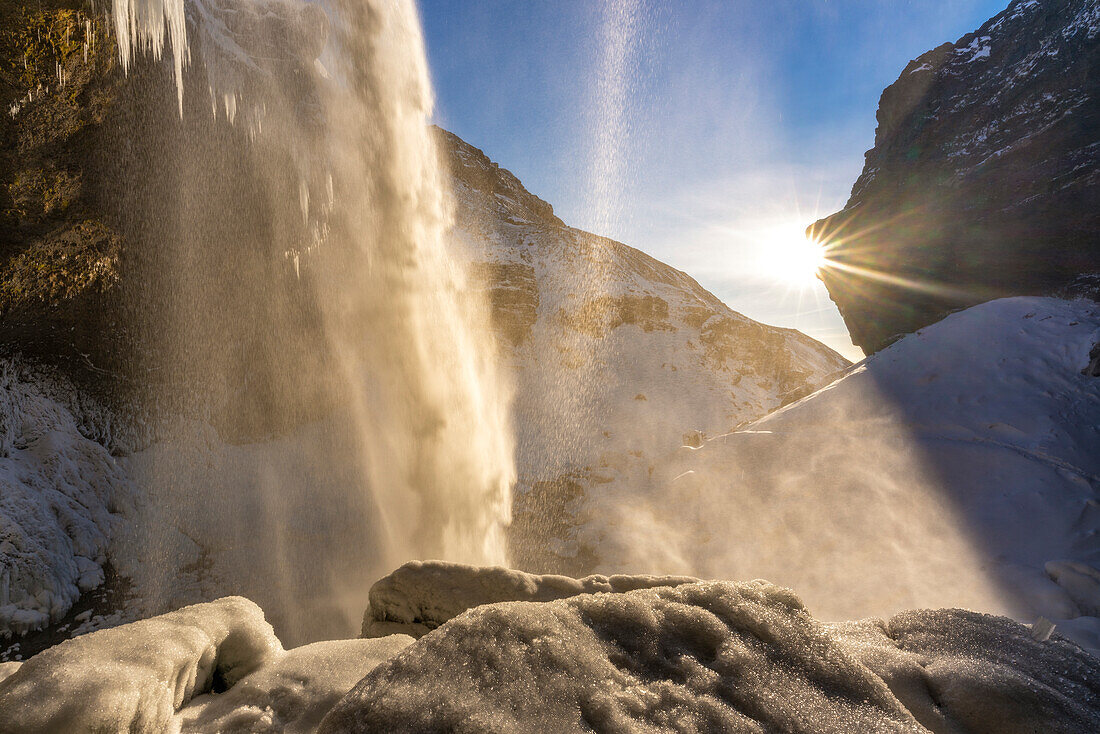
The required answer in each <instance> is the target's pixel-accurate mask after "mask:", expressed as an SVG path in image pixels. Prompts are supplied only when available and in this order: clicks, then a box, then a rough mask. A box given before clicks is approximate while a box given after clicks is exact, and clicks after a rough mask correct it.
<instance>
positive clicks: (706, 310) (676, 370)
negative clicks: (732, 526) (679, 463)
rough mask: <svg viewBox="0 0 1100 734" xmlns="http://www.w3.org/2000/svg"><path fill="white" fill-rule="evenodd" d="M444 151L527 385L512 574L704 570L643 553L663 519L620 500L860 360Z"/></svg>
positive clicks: (500, 174)
mask: <svg viewBox="0 0 1100 734" xmlns="http://www.w3.org/2000/svg"><path fill="white" fill-rule="evenodd" d="M439 138H440V141H441V144H440V147H441V149H442V150H443V151H444V154H445V156H446V158H447V162H448V164H449V165H450V168H451V172H452V189H453V191H454V194H455V199H456V212H455V217H456V223H455V228H454V231H453V233H452V236H453V238H454V242H455V245H456V248H457V249H460V250H464V251H465V252H466V253H467V256H468V257H469V258H470V259H471V260H472V261H473V263H474V265H473V267H472V272H474V273H475V275H477V276H480V278H481V287H483V288H486V289H488V291H489V295H490V302H491V304H492V306H493V316H494V324H495V327H496V330H497V332H498V336H499V337H500V338H499V341H500V343H501V346H502V349H503V351H504V353H505V358H506V360H507V361H508V362H509V364H510V365H511V367H512V370H513V374H514V379H515V382H516V402H515V409H514V412H515V424H516V430H517V434H518V435H517V469H518V472H519V484H518V487H517V496H516V499H515V502H514V507H513V524H512V528H511V551H512V560H513V562H514V563H516V564H517V565H519V566H521V567H524V568H530V569H532V570H537V571H541V572H555V573H568V574H573V575H584V574H587V573H592V572H594V571H598V572H603V571H613V570H623V571H628V572H661V573H690V572H691V567H690V566H689V565H688V564H686V563H685V562H684V560H683V559H682V558H675V557H673V555H674V554H673V553H672V551H671V550H670V549H671V545H669V544H661V543H655V544H653V547H652V548H650V549H646V550H645V551H644V552H641V553H639V549H638V548H637V547H636V546H635V545H634V543H633V541H632V540H630V541H628V540H627V539H626V537H627V536H629V537H630V538H633V537H636V533H637V531H639V528H640V526H641V525H645V524H647V523H649V522H650V521H651V518H649V517H648V513H649V510H648V509H647V507H646V505H645V503H644V502H641V503H640V504H637V505H631V503H630V502H627V503H623V502H621V501H620V500H621V499H622V498H623V497H626V496H632V497H640V496H641V495H642V494H643V488H644V487H646V486H648V485H649V484H650V483H651V482H650V477H651V476H652V474H653V471H654V467H655V466H656V465H657V464H658V463H659V462H660V461H661V459H662V457H665V456H667V455H668V454H670V453H672V452H675V451H676V450H678V449H679V448H680V446H681V445H682V444H683V441H684V437H685V435H690V436H696V437H699V436H706V435H716V434H720V433H724V432H726V431H729V430H730V429H732V428H733V427H735V426H737V425H740V424H742V423H744V422H746V421H750V420H753V419H755V418H758V417H760V416H762V415H764V414H765V413H767V412H768V411H770V410H773V409H775V408H777V407H779V406H780V405H782V404H784V403H786V402H789V401H791V400H793V399H795V398H798V397H801V396H803V395H805V394H808V393H809V392H811V391H812V390H814V389H816V388H817V387H820V386H822V385H823V384H825V383H826V382H828V381H829V379H830V377H831V376H833V375H834V374H835V373H836V372H837V371H838V370H840V369H842V368H844V367H846V366H847V364H848V362H847V360H845V359H844V358H843V357H841V356H840V355H838V354H836V353H835V352H833V351H832V350H831V349H828V348H827V347H825V346H824V345H822V344H820V343H818V342H816V341H814V340H813V339H810V338H809V337H807V336H805V335H803V334H801V333H799V332H797V331H794V330H791V329H781V328H776V327H771V326H766V325H764V324H760V323H758V322H756V321H753V320H751V319H748V318H746V317H744V316H742V315H741V314H739V313H736V312H734V311H732V310H730V309H729V308H728V307H727V306H726V305H725V304H723V303H722V302H721V301H720V300H718V298H716V297H715V296H714V295H713V294H711V293H709V292H708V291H706V290H705V289H704V288H702V287H701V286H700V285H699V284H698V283H697V282H695V280H693V279H692V278H691V277H690V276H688V275H686V274H685V273H682V272H680V271H678V270H676V269H674V268H672V267H669V266H668V265H665V264H664V263H662V262H659V261H657V260H655V259H653V258H651V257H649V256H648V255H646V254H644V253H642V252H639V251H638V250H635V249H634V248H632V247H628V246H627V245H624V244H621V243H619V242H615V241H612V240H609V239H606V238H603V237H598V236H596V235H592V234H589V233H587V232H583V231H581V230H578V229H575V228H573V227H569V226H566V225H565V224H563V223H562V221H561V220H560V219H558V218H557V216H555V215H554V211H553V208H552V207H551V206H550V205H549V204H547V203H546V202H544V201H542V200H541V199H539V198H538V197H536V196H534V195H532V194H531V193H530V192H528V191H527V190H526V189H525V188H524V187H523V185H522V184H521V183H520V182H519V180H518V179H516V177H515V176H514V175H512V174H511V173H510V172H508V171H507V170H504V169H502V168H500V167H499V166H498V165H497V164H496V163H493V162H492V161H491V160H490V159H489V158H488V157H487V156H486V155H485V154H484V153H482V152H481V151H480V150H478V149H476V148H474V147H473V146H471V145H469V144H467V143H465V142H464V141H462V140H460V139H459V138H457V137H456V136H454V135H452V134H450V133H447V132H445V131H439ZM627 508H629V509H627ZM624 513H633V516H632V517H625V516H624Z"/></svg>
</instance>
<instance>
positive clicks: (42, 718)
mask: <svg viewBox="0 0 1100 734" xmlns="http://www.w3.org/2000/svg"><path fill="white" fill-rule="evenodd" d="M281 653H282V646H281V645H280V644H279V641H278V640H277V639H276V638H275V635H274V633H273V632H272V630H271V625H269V624H267V622H265V621H264V616H263V612H262V611H261V610H260V608H259V607H257V606H256V605H255V604H253V603H252V602H250V601H248V600H247V599H243V598H241V597H227V598H225V599H220V600H218V601H215V602H209V603H206V604H196V605H194V606H190V607H185V608H183V609H180V610H177V611H175V612H171V613H169V614H165V615H163V616H160V617H154V618H152V619H146V620H142V621H140V622H134V623H132V624H129V625H125V626H122V627H116V628H114V629H110V630H100V631H98V632H93V633H91V634H88V635H84V636H82V637H77V638H75V639H72V640H66V641H65V642H62V643H61V644H59V645H56V646H54V647H51V648H49V649H47V650H45V651H43V652H40V653H39V654H37V655H35V656H34V657H32V658H30V659H29V660H28V661H26V662H25V663H23V665H22V666H21V667H20V668H19V669H18V670H16V671H15V673H13V674H12V675H11V676H9V677H8V678H6V679H4V680H3V681H0V711H2V712H3V714H4V715H3V717H0V732H3V733H4V734H7V733H8V732H21V733H22V734H34V733H35V732H42V733H43V734H45V733H47V732H58V731H73V732H76V731H109V732H115V731H119V732H123V731H148V732H153V731H158V732H159V731H178V730H179V729H178V726H177V724H178V722H177V721H176V712H177V711H178V710H179V709H180V708H181V707H183V706H184V704H186V703H187V702H188V701H190V700H191V699H192V698H193V697H194V696H195V695H197V694H200V693H203V692H205V691H209V690H210V689H211V688H212V687H215V686H224V687H232V686H233V685H234V684H236V683H237V682H238V681H239V680H241V679H242V678H244V677H245V676H246V675H248V674H249V673H251V672H253V671H254V670H256V669H257V668H259V667H260V666H262V665H263V664H264V663H266V662H269V661H270V660H272V659H273V658H276V657H277V656H279V655H281Z"/></svg>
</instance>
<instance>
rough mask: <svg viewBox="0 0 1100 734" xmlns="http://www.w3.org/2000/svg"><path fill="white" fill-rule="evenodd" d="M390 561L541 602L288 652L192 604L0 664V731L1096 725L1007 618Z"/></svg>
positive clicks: (1059, 674) (1084, 669)
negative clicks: (839, 611)
mask: <svg viewBox="0 0 1100 734" xmlns="http://www.w3.org/2000/svg"><path fill="white" fill-rule="evenodd" d="M398 575H403V576H405V580H406V582H408V583H406V585H405V586H404V588H405V589H407V590H409V591H410V593H411V594H412V595H413V597H410V599H409V600H407V601H408V602H409V603H411V604H415V603H417V602H416V599H420V600H423V597H424V594H425V590H424V589H423V588H422V587H419V586H418V585H417V584H416V583H413V582H415V581H419V582H424V583H427V582H434V583H435V584H436V586H437V587H438V588H439V589H441V590H442V592H441V593H442V595H443V596H442V597H441V598H445V599H448V598H449V599H451V600H452V601H453V600H456V599H465V600H469V601H471V602H472V601H476V600H477V598H478V597H484V596H485V595H486V594H489V595H492V594H494V593H495V595H496V596H506V595H507V594H508V593H513V592H514V594H515V595H522V594H527V595H528V597H532V598H533V597H539V598H543V599H546V600H545V601H507V602H496V603H491V604H483V605H478V606H474V607H472V608H471V609H469V610H467V611H464V612H462V613H460V614H459V615H458V616H456V617H454V618H453V619H451V620H450V621H447V622H445V623H444V624H442V625H441V626H440V627H438V628H437V629H435V630H432V631H430V632H429V633H428V634H426V635H425V636H423V637H421V638H420V639H419V640H416V641H414V640H413V639H412V638H411V637H408V636H405V635H391V636H388V637H382V638H373V639H359V640H332V641H326V642H317V643H313V644H310V645H306V646H303V647H299V648H296V649H293V650H289V651H284V650H283V648H282V646H281V644H280V643H279V641H278V640H277V639H276V638H275V636H274V634H273V632H272V629H271V626H270V625H269V624H267V622H266V621H265V620H264V618H263V613H262V612H261V610H260V609H259V608H258V607H257V606H256V605H255V604H253V603H252V602H250V601H248V600H247V599H242V598H240V597H231V598H225V599H221V600H218V601H216V602H211V603H207V604H198V605H194V606H191V607H186V608H184V609H180V610H178V611H175V612H171V613H169V614H166V615H162V616H159V617H154V618H151V619H147V620H144V621H141V622H134V623H131V624H127V625H123V626H121V627H116V628H114V629H111V630H101V631H98V632H94V633H92V634H88V635H85V636H83V637H80V638H77V639H75V640H69V641H66V642H64V643H62V644H60V645H58V646H56V647H53V648H50V649H48V650H46V651H45V652H42V653H40V654H38V655H36V656H34V657H32V658H31V659H30V660H28V661H27V662H25V663H22V664H19V663H8V664H3V665H0V733H2V734H8V732H20V734H35V733H37V732H51V733H52V732H60V731H65V732H68V731H73V732H77V731H96V732H119V733H120V734H121V733H123V732H131V733H134V732H136V733H139V734H145V733H146V732H148V733H150V734H151V733H153V732H157V733H158V734H159V733H160V732H181V733H187V734H214V733H218V734H229V733H231V732H240V733H242V734H243V733H245V732H249V733H252V734H257V733H259V732H264V733H266V734H276V733H278V732H285V733H287V734H305V732H314V731H321V732H329V733H330V734H332V733H334V732H395V733H396V732H405V731H408V732H414V731H416V732H421V731H465V732H490V731H491V732H530V731H554V732H569V731H591V730H597V731H614V732H647V733H648V732H666V731H667V732H672V731H677V732H682V731H751V732H760V731H792V732H836V731H897V732H925V731H932V732H943V733H944V734H958V733H959V732H963V731H966V732H974V733H975V734H979V733H983V732H988V733H989V734H993V733H994V732H996V733H997V734H1013V733H1014V732H1033V731H1044V732H1079V731H1091V730H1094V729H1096V727H1097V726H1098V725H1100V660H1098V659H1097V658H1094V657H1092V656H1090V655H1088V654H1086V653H1084V652H1082V651H1081V649H1080V648H1078V647H1077V646H1075V645H1074V644H1072V643H1070V642H1067V641H1066V640H1064V639H1062V638H1061V637H1060V636H1059V635H1058V634H1057V633H1055V634H1054V635H1053V636H1046V635H1037V634H1034V633H1033V631H1032V630H1029V629H1028V628H1027V627H1026V626H1024V625H1020V624H1018V623H1015V622H1013V621H1011V620H1008V619H1005V618H1003V617H992V616H989V615H984V614H979V613H975V612H967V611H963V610H958V609H947V610H938V611H931V610H924V611H912V612H905V613H902V614H899V615H896V616H894V617H892V618H890V619H888V620H880V619H867V620H863V621H859V622H846V623H841V624H825V623H822V622H820V621H818V620H817V619H815V618H814V616H813V615H811V613H810V612H809V611H808V610H807V609H806V608H805V607H804V606H803V604H802V602H801V600H800V599H799V598H798V597H797V596H796V595H795V594H794V592H792V591H791V590H789V589H784V588H781V587H778V586H774V585H772V584H770V583H768V582H766V581H752V582H748V583H730V582H722V581H712V582H700V581H691V582H689V583H680V582H681V581H683V580H682V579H668V581H669V582H670V583H673V584H677V585H675V586H653V587H649V585H650V584H655V583H658V581H659V580H658V579H654V578H629V577H611V578H612V579H616V578H617V583H615V584H614V585H613V589H612V591H617V592H619V593H608V592H607V591H602V590H601V591H596V593H579V594H576V595H570V596H567V597H566V598H558V599H554V596H555V594H568V593H569V592H572V591H575V590H577V589H590V588H591V589H598V588H600V587H602V586H604V585H605V584H604V583H601V582H599V581H598V580H594V579H579V580H575V579H564V578H558V579H554V578H545V577H543V578H539V577H534V576H529V575H525V574H520V573H518V572H508V571H506V570H503V569H497V568H475V567H469V566H453V565H445V564H426V565H425V566H424V567H422V568H415V567H410V568H406V569H405V570H404V572H403V574H398ZM605 582H606V584H608V585H609V584H611V580H610V579H605ZM631 587H648V588H633V589H631ZM397 593H398V592H397V590H396V589H395V590H393V594H394V599H396V595H397ZM417 595H419V596H417ZM448 595H449V596H448ZM551 599H553V600H551ZM456 604H457V603H456ZM406 606H409V604H406ZM450 608H452V607H448V609H450ZM440 609H442V607H440Z"/></svg>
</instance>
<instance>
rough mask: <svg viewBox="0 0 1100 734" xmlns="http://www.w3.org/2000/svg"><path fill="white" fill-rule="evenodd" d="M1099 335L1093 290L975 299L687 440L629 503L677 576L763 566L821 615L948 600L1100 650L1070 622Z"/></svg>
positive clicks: (1091, 568)
mask: <svg viewBox="0 0 1100 734" xmlns="http://www.w3.org/2000/svg"><path fill="white" fill-rule="evenodd" d="M1097 341H1100V306H1098V305H1097V304H1095V303H1093V302H1090V301H1061V300H1056V299H1049V298H1024V297H1020V298H1010V299H1002V300H997V301H993V302H990V303H986V304H983V305H980V306H975V307H973V308H970V309H968V310H966V311H962V312H959V313H956V314H953V315H952V316H949V317H948V318H946V319H944V320H943V321H941V322H939V323H937V324H934V325H932V326H930V327H927V328H925V329H923V330H921V331H919V332H918V333H916V334H913V335H910V336H908V337H906V338H905V339H903V340H901V341H899V342H897V343H896V344H894V345H892V346H891V347H889V348H887V349H884V350H883V351H881V352H879V353H877V354H876V355H874V356H872V357H870V358H868V359H867V360H865V361H864V362H862V363H860V364H858V365H856V366H855V367H853V368H852V369H850V370H849V371H848V373H847V374H845V375H844V376H843V377H842V378H840V379H839V380H837V381H836V382H834V383H832V384H831V385H829V386H827V387H826V388H824V389H822V390H820V391H818V392H816V393H814V394H813V395H811V396H809V397H807V398H805V399H803V400H801V401H799V402H796V403H793V404H791V405H788V406H786V407H784V408H783V409H781V410H779V411H776V412H774V413H772V414H771V415H768V416H766V417H765V418H763V419H761V420H758V421H756V422H754V423H751V424H748V425H746V426H744V427H742V428H741V429H739V430H738V431H735V432H732V433H729V434H727V435H723V436H719V437H715V438H713V439H711V440H708V441H706V442H704V443H703V444H702V446H701V447H699V448H690V447H685V448H684V449H682V451H681V455H680V456H679V458H678V459H677V460H675V461H671V462H669V463H668V464H667V465H665V466H662V467H660V468H659V470H658V471H657V472H656V473H655V475H654V479H653V480H652V484H651V485H649V487H648V488H646V487H641V488H640V489H639V491H638V493H637V494H636V495H635V496H634V497H633V498H632V499H631V501H632V502H634V503H636V504H637V503H648V504H649V505H650V506H652V507H653V508H654V515H655V516H656V517H658V518H666V520H665V521H664V523H663V525H664V526H665V527H666V528H667V530H665V533H666V536H667V537H673V538H677V539H678V540H679V544H678V545H677V546H675V547H674V548H671V549H669V551H668V552H669V556H670V557H682V558H684V559H685V569H686V570H687V571H689V572H691V573H692V574H694V575H697V576H701V577H704V578H756V577H762V578H769V579H772V580H774V581H775V582H777V583H781V584H784V585H787V586H790V587H792V588H797V589H798V590H799V593H800V594H801V595H802V597H803V598H804V599H805V600H806V601H807V604H809V605H810V607H811V608H813V609H814V610H815V611H816V612H817V613H818V614H820V615H822V616H823V617H824V618H826V619H845V618H853V617H856V616H862V615H865V614H874V615H879V616H886V615H890V614H893V613H895V612H897V611H899V610H901V609H907V608H915V607H953V606H959V607H965V608H971V609H980V610H982V611H988V612H995V613H1002V614H1008V615H1009V616H1013V617H1015V618H1017V619H1020V620H1023V621H1028V622H1030V621H1032V620H1034V619H1035V618H1036V617H1037V616H1039V615H1042V616H1045V617H1047V618H1048V619H1051V620H1054V621H1055V622H1056V623H1057V624H1059V625H1061V627H1060V629H1063V630H1064V631H1066V632H1067V634H1072V635H1075V636H1076V639H1078V640H1079V641H1080V642H1082V643H1083V644H1086V645H1088V646H1089V647H1092V648H1100V637H1096V636H1091V635H1092V632H1091V631H1090V630H1093V629H1094V627H1093V626H1091V625H1089V624H1087V623H1084V622H1081V623H1076V624H1073V625H1065V624H1064V622H1065V620H1072V619H1075V618H1077V617H1080V616H1082V615H1086V616H1087V615H1092V614H1095V613H1096V612H1095V609H1096V603H1097V597H1096V579H1097V577H1098V574H1097V573H1096V571H1095V569H1096V568H1097V567H1098V565H1100V505H1098V504H1097V497H1098V494H1097V492H1098V490H1100V451H1097V447H1098V446H1100V380H1098V379H1097V378H1095V377H1090V376H1087V375H1084V374H1082V368H1083V367H1084V366H1085V365H1087V364H1088V362H1089V352H1090V350H1091V349H1092V346H1093V345H1094V344H1095V343H1097ZM625 501H626V500H625V499H624V502H625ZM652 537H653V536H652V535H649V536H646V535H639V536H638V537H637V539H636V542H637V544H638V545H639V547H643V548H648V547H650V546H651V538H652ZM639 565H642V567H639ZM624 568H626V569H627V570H631V571H635V570H637V571H653V570H655V569H654V568H646V567H644V565H643V564H633V565H631V564H629V563H628V564H627V565H626V566H624ZM840 589H842V590H843V592H839V591H838V590H840ZM1085 635H1090V636H1085Z"/></svg>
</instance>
